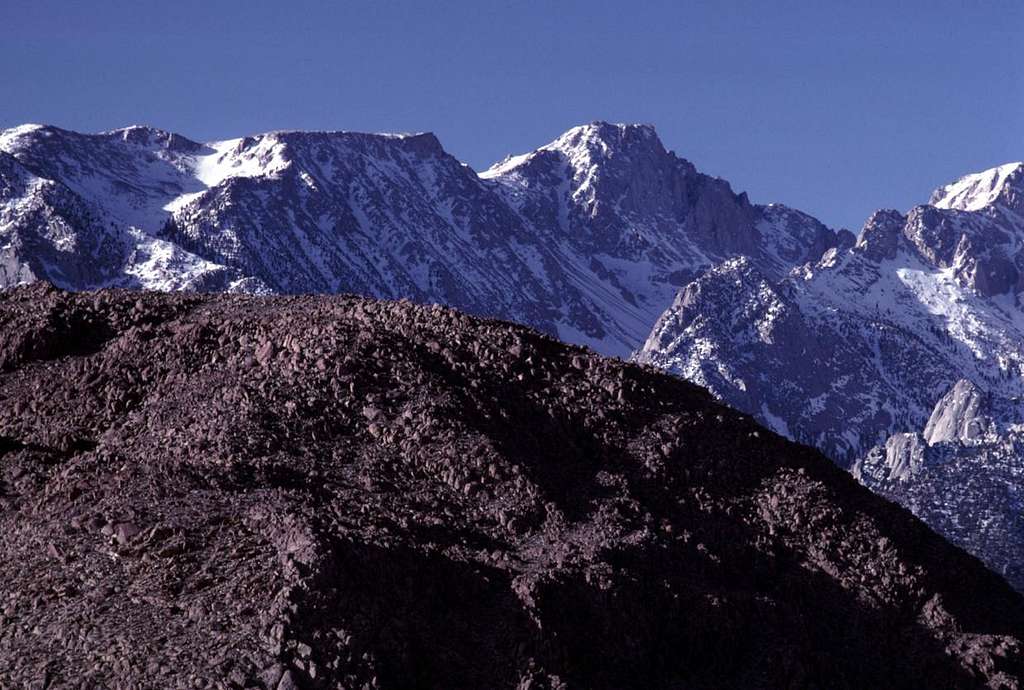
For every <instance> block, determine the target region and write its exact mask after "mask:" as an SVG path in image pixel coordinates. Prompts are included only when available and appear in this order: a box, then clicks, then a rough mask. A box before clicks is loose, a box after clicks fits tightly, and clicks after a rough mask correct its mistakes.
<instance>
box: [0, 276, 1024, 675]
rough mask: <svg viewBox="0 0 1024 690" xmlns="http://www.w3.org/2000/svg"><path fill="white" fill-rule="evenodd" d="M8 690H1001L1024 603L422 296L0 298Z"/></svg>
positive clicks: (804, 465) (662, 401)
mask: <svg viewBox="0 0 1024 690" xmlns="http://www.w3.org/2000/svg"><path fill="white" fill-rule="evenodd" d="M0 548H2V553H3V554H4V558H3V559H0V582H2V583H3V584H2V585H0V686H2V687H29V686H31V684H32V683H35V684H36V686H37V687H50V688H55V687H89V688H93V687H115V688H116V687H124V688H128V687H168V688H169V687H233V688H241V687H251V688H275V689H281V690H283V689H286V688H410V687H422V688H441V687H444V688H456V687H466V688H519V689H521V690H525V689H526V688H627V687H637V688H681V687H682V688H759V687H763V688H771V687H787V688H820V687H830V688H864V687H875V688H883V687H915V688H916V687H957V688H966V687H986V686H987V687H1008V688H1011V687H1018V685H1019V682H1020V678H1021V677H1022V676H1024V663H1022V662H1024V656H1022V651H1021V640H1022V639H1024V602H1022V600H1021V598H1020V596H1019V595H1018V594H1016V593H1015V592H1013V591H1012V590H1011V589H1010V588H1009V587H1008V586H1007V585H1006V583H1005V582H1004V581H1003V580H1002V579H1000V578H999V577H998V576H996V575H994V574H992V573H991V572H989V571H988V570H986V569H984V568H983V567H982V566H981V564H980V563H979V562H978V561H977V560H975V559H974V558H972V557H970V556H968V555H966V554H965V553H964V552H962V551H960V550H959V549H957V548H954V547H952V546H950V545H949V544H947V543H946V542H945V541H943V540H942V539H941V538H940V537H938V536H936V535H935V534H934V533H932V532H931V531H930V530H928V529H927V528H926V527H925V526H924V525H923V524H922V523H921V522H919V521H918V520H917V519H915V518H913V517H912V516H911V515H910V514H909V513H908V512H906V511H905V510H903V509H902V508H899V507H897V506H895V505H893V504H890V503H888V502H886V501H884V500H882V499H881V498H878V497H876V496H874V495H872V494H871V493H870V492H869V491H868V490H867V489H864V488H863V487H861V486H859V485H858V484H857V483H856V482H855V481H854V480H853V478H851V477H850V476H849V475H848V474H846V473H845V472H843V471H842V470H840V469H839V468H837V467H835V466H834V465H833V464H831V463H830V462H829V461H828V460H826V459H825V458H824V457H823V456H821V455H820V454H819V453H818V452H817V451H814V450H812V449H810V448H806V447H802V446H797V445H795V444H793V443H790V442H788V441H786V440H784V439H783V438H781V437H779V436H776V435H775V434H773V433H771V432H768V431H766V430H765V429H763V428H762V427H760V426H758V425H757V424H755V423H754V422H753V421H752V420H751V419H750V418H749V417H746V416H744V415H741V414H739V413H736V412H733V411H731V410H729V409H727V408H725V407H722V406H721V405H719V404H718V403H716V402H714V401H713V400H712V399H711V398H710V396H709V395H707V394H706V393H705V392H704V391H703V390H701V389H698V388H696V387H695V386H693V385H691V384H689V383H686V382H683V381H681V380H678V379H675V378H672V377H669V376H665V375H662V374H658V373H656V372H655V371H653V370H650V369H645V368H641V367H639V366H636V365H630V364H625V363H622V362H619V361H616V360H609V359H604V358H601V357H599V356H596V355H594V354H591V353H590V352H588V351H585V350H581V349H578V348H574V347H570V346H566V345H563V344H560V343H558V342H556V341H554V340H551V339H549V338H547V337H545V336H542V335H539V334H537V333H536V332H533V331H531V330H528V329H526V328H522V327H517V326H512V325H508V324H505V323H498V322H489V321H481V320H477V319H473V318H470V317H468V316H464V315H462V314H460V313H457V312H454V311H450V310H447V309H443V308H440V307H423V306H414V305H411V304H408V303H395V302H376V301H372V300H367V299H361V298H355V297H345V296H340V297H287V298H285V297H279V298H259V297H249V296H231V295H220V296H198V295H188V294H173V295H168V294H157V293H129V292H118V291H104V292H99V293H75V294H71V293H64V292H60V291H58V290H56V289H54V288H51V287H49V286H46V285H44V284H41V283H37V284H34V285H32V286H28V287H24V288H18V289H15V290H9V291H5V292H2V293H0Z"/></svg>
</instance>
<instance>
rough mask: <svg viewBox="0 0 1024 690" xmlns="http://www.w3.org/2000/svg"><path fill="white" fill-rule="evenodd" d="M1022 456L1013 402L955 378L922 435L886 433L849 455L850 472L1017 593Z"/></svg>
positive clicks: (1022, 527)
mask: <svg viewBox="0 0 1024 690" xmlns="http://www.w3.org/2000/svg"><path fill="white" fill-rule="evenodd" d="M1022 458H1024V414H1022V405H1021V400H1020V399H1014V400H1000V399H995V400H993V398H992V397H991V396H990V395H988V394H987V393H986V392H985V391H982V390H981V389H980V388H979V387H978V386H976V385H975V384H974V383H972V382H970V381H967V380H961V381H958V382H957V383H956V385H954V386H953V387H952V388H951V389H950V390H949V392H948V393H947V394H946V395H944V396H943V397H942V398H941V399H940V400H939V402H938V403H936V405H935V410H934V411H933V412H932V415H931V417H929V419H928V424H927V425H926V426H925V428H924V432H923V434H922V433H919V432H910V433H900V434H894V435H893V436H890V437H889V439H888V440H887V441H886V442H885V444H884V445H880V446H877V447H875V448H872V449H871V450H870V451H868V452H867V453H866V455H865V456H864V458H863V459H861V460H858V461H857V463H856V464H855V466H854V475H855V476H856V477H857V478H858V479H860V480H861V481H862V482H863V483H864V484H865V485H866V486H868V487H870V488H871V489H872V490H874V491H877V492H878V493H880V494H882V495H883V496H886V497H887V498H890V499H892V500H894V501H897V502H899V503H901V504H903V505H904V506H906V507H907V508H909V509H910V510H911V511H913V512H914V514H915V515H917V516H918V517H920V518H921V519H922V520H924V521H926V522H927V523H928V524H929V525H931V526H932V527H933V528H934V529H935V530H936V531H938V532H939V533H941V534H943V535H945V536H946V537H947V538H948V539H949V540H950V541H952V542H953V543H955V544H958V545H960V546H962V547H963V548H965V549H967V550H968V551H970V552H971V553H974V554H977V555H978V556H979V557H980V558H981V559H982V560H984V561H985V563H986V564H988V566H989V567H990V568H992V569H993V570H995V571H996V572H999V573H1002V574H1003V575H1004V576H1005V577H1006V578H1007V580H1009V581H1010V583H1011V584H1012V585H1013V586H1014V587H1016V588H1017V589H1018V590H1022V591H1024V556H1022V554H1024V520H1022V518H1021V507H1022V506H1024V494H1022V487H1024V460H1022Z"/></svg>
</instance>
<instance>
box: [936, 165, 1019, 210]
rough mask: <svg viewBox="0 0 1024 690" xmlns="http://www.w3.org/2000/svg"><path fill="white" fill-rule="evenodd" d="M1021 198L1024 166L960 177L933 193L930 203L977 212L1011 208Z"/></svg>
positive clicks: (996, 169) (994, 169) (992, 169)
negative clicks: (993, 207) (1000, 207)
mask: <svg viewBox="0 0 1024 690" xmlns="http://www.w3.org/2000/svg"><path fill="white" fill-rule="evenodd" d="M1021 196H1024V163H1022V162H1016V163H1007V164H1005V165H1000V166H998V167H995V168H989V169H988V170H984V171H982V172H978V173H972V174H970V175H965V176H964V177H961V178H960V179H959V180H957V181H956V182H953V183H951V184H948V185H945V186H943V187H940V188H939V189H936V190H935V192H934V193H932V196H931V199H930V201H929V203H930V204H931V205H932V206H936V207H938V208H946V209H955V210H959V211H980V210H982V209H984V208H987V207H989V206H994V205H997V204H1003V205H1006V206H1012V205H1013V204H1014V203H1020V202H1021Z"/></svg>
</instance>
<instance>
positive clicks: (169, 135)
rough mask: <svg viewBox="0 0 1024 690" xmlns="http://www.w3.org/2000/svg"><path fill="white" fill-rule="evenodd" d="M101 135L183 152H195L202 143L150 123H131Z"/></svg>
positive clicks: (140, 144) (130, 142)
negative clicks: (151, 125) (152, 125)
mask: <svg viewBox="0 0 1024 690" xmlns="http://www.w3.org/2000/svg"><path fill="white" fill-rule="evenodd" d="M101 136H106V137H111V138H114V139H120V140H122V141H124V142H126V143H129V144H136V145H138V146H158V147H161V148H166V149H168V150H171V151H180V152H183V153H188V152H194V151H196V150H198V149H199V148H201V144H199V143H197V142H195V141H192V140H191V139H189V138H188V137H183V136H182V135H180V134H175V133H174V132H168V131H166V130H163V129H157V128H156V127H150V126H148V125H129V126H128V127H121V128H119V129H112V130H110V131H108V132H102V133H101Z"/></svg>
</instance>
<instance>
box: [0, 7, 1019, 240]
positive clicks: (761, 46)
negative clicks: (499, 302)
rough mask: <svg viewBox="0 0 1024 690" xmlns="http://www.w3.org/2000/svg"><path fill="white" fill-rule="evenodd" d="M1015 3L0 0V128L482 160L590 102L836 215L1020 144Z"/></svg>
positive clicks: (479, 164)
mask: <svg viewBox="0 0 1024 690" xmlns="http://www.w3.org/2000/svg"><path fill="white" fill-rule="evenodd" d="M1022 46H1024V2H1022V1H1021V0H984V1H982V0H970V1H968V0H913V1H907V2H899V1H898V0H886V1H884V2H883V1H878V2H874V1H868V0H845V1H839V0H818V1H817V2H814V1H811V0H806V1H803V2H790V1H787V0H760V1H757V2H753V1H752V2H739V1H737V2H730V1H729V0H719V1H717V2H685V1H684V0H676V1H675V2H656V1H652V2H642V1H639V0H638V1H636V2H621V1H620V2H599V1H597V0H590V1H589V2H575V1H564V0H548V1H544V2H540V1H538V2H489V1H488V0H473V1H467V2H461V1H460V2H444V0H421V1H419V2H397V1H389V0H373V1H370V0H367V1H366V2H340V1H338V2H326V1H325V2H309V1H306V0H290V1H285V0H279V1H277V2H262V1H260V0H244V1H243V0H237V1H227V0H204V1H203V2H198V1H194V0H174V1H173V2H168V1H166V0H164V1H162V2H149V1H148V0H131V1H124V2H121V1H110V0H90V1H88V2H84V1H83V2H71V1H66V2H53V1H50V0H32V1H31V2H29V1H27V0H4V2H3V10H2V12H0V127H8V126H13V125H16V124H21V123H24V122H44V123H49V124H55V125H59V126H62V127H67V128H71V129H76V130H79V131H87V132H91V131H101V130H106V129H113V128H115V127H119V126H124V125H128V124H150V125H153V126H156V127H161V128H163V129H169V130H173V131H177V132H180V133H182V134H184V135H186V136H189V137H192V138H194V139H199V140H211V139H216V138H229V137H234V136H240V135H242V134H250V133H255V132H260V131H266V130H271V129H348V130H361V131H422V130H429V131H433V132H435V133H437V135H438V136H439V138H440V139H441V142H442V143H443V144H444V146H445V148H446V149H447V150H448V151H449V152H451V153H452V154H453V155H455V156H457V157H459V158H460V159H462V160H464V161H466V162H467V163H469V164H470V165H472V166H473V167H474V168H477V169H478V170H479V169H483V168H485V167H487V166H488V165H490V164H491V163H492V162H494V161H496V160H499V159H501V158H503V157H504V156H505V155H506V154H509V153H521V152H523V151H527V150H530V149H533V148H536V147H537V146H540V145H542V144H544V143H546V142H548V141H550V140H551V139H553V138H554V137H555V136H557V135H558V134H560V133H561V132H562V131H564V130H566V129H568V128H569V127H571V126H573V125H576V124H580V123H583V122H589V121H592V120H597V119H603V120H610V121H615V122H649V123H653V124H654V125H655V126H656V127H657V128H658V131H659V133H660V135H661V138H662V141H663V142H664V143H665V145H666V147H668V148H670V149H673V150H675V151H676V152H677V153H678V154H679V155H681V156H684V157H686V158H688V159H690V160H691V161H693V162H694V163H695V164H696V165H697V167H698V168H700V169H701V170H703V171H705V172H708V173H711V174H714V175H718V176H721V177H724V178H726V179H728V180H729V181H731V182H732V184H733V187H734V188H735V189H737V190H746V191H747V192H749V194H750V196H751V198H752V199H753V200H754V201H757V202H768V201H780V202H783V203H786V204H789V205H791V206H795V207H797V208H801V209H803V210H805V211H808V212H810V213H813V214H814V215H816V216H818V217H819V218H821V219H822V220H823V221H825V222H826V223H829V224H831V225H836V226H840V225H843V226H848V227H851V228H853V229H857V228H859V227H860V225H861V223H862V222H863V220H864V219H865V217H866V216H867V215H868V214H869V213H870V212H871V211H872V210H874V209H875V208H878V207H892V208H898V209H901V210H906V209H907V208H909V207H911V206H912V205H913V204H915V203H919V202H924V201H926V200H927V195H928V193H929V192H930V190H931V189H932V188H933V187H935V186H937V185H939V184H940V183H944V182H946V181H948V180H950V179H952V178H955V177H958V176H959V175H961V174H964V173H967V172H973V171H975V170H980V169H983V168H988V167H991V166H994V165H997V164H1000V163H1004V162H1008V161H1013V160H1020V159H1022V158H1024V59H1022Z"/></svg>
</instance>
